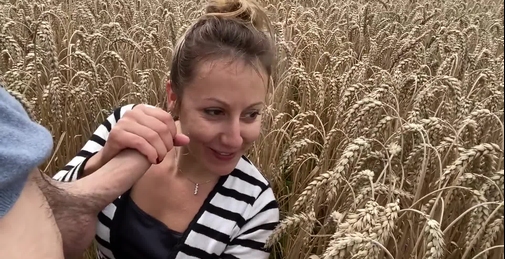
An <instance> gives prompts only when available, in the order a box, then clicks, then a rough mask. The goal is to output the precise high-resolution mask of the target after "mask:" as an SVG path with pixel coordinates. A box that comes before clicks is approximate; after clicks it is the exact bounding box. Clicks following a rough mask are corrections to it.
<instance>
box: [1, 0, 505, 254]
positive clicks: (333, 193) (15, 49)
mask: <svg viewBox="0 0 505 259" xmlns="http://www.w3.org/2000/svg"><path fill="white" fill-rule="evenodd" d="M262 3H263V4H264V6H265V7H266V9H267V10H268V11H269V12H270V16H271V18H272V21H273V25H274V28H275V34H276V37H277V38H276V41H277V47H278V49H277V53H278V63H277V68H276V70H275V74H274V75H273V77H272V82H273V84H274V85H275V89H274V90H273V92H272V93H271V95H270V96H269V106H268V109H267V110H266V112H265V115H264V116H263V120H264V124H263V125H264V131H263V133H262V136H261V140H260V141H258V143H257V144H256V145H255V146H254V147H253V148H252V150H251V151H250V154H249V156H250V158H251V160H252V161H253V162H255V163H256V165H257V166H258V168H259V169H260V170H261V171H262V172H263V173H264V174H265V175H266V176H267V177H268V179H269V180H270V181H271V183H272V185H273V188H274V191H275V193H276V195H277V197H278V200H279V203H280V206H281V213H282V215H281V219H282V222H281V224H279V226H278V228H277V229H276V230H275V232H274V234H273V235H272V236H271V239H270V240H269V244H270V245H271V246H272V248H273V254H272V258H276V259H280V258H283V259H284V258H285V259H302V258H303V259H323V258H324V259H330V258H335V259H336V258H371V259H382V258H384V259H386V258H387V259H391V258H397V259H417V258H419V259H421V258H425V259H442V258H443V259H473V258H483V259H484V258H492V259H499V258H504V249H503V245H504V238H503V235H504V222H503V219H504V208H503V206H504V172H503V169H504V161H503V155H504V153H503V149H504V148H503V142H504V126H503V124H504V117H503V111H504V100H503V98H504V75H503V73H504V26H503V20H504V11H503V10H504V8H503V1H499V0H482V1H470V0H460V1H457V0H447V1H437V0H402V1H390V0H389V1H386V0H384V1H383V0H375V1H363V0H356V1H351V0H335V1H330V0H320V1H316V0H306V1H280V0H264V1H262ZM203 4H204V1H175V0H137V1H126V0H79V1H75V0H67V1H61V0H33V1H32V0H0V13H1V14H0V26H1V27H0V51H1V53H0V80H1V81H2V82H3V84H4V86H5V87H6V88H7V89H8V90H10V91H11V92H13V93H15V94H18V95H21V96H24V98H25V103H26V106H27V108H28V109H29V110H30V111H31V113H32V115H33V117H34V118H35V119H36V120H37V121H39V122H40V123H41V124H43V125H44V126H46V127H47V128H48V129H49V130H50V131H51V132H52V133H53V134H54V141H55V150H54V154H53V156H52V157H51V158H50V160H49V161H47V163H45V164H44V166H43V168H41V169H43V170H44V172H46V173H47V174H50V175H51V174H53V173H54V172H56V171H57V170H58V169H59V168H61V167H62V166H63V165H64V164H65V163H66V162H68V161H69V160H70V159H71V158H72V157H73V156H74V155H75V154H76V152H77V150H79V149H80V148H81V147H82V145H83V143H84V142H85V141H86V139H87V138H88V137H89V136H90V135H91V132H92V131H93V130H94V129H95V128H96V127H97V125H98V124H99V123H101V122H102V120H103V119H105V116H107V115H108V114H109V113H110V111H112V109H114V108H115V107H118V106H120V105H124V104H127V103H149V104H152V105H157V106H160V107H166V106H165V105H166V104H165V97H166V96H165V93H164V83H165V82H166V80H167V77H168V71H169V67H168V64H169V60H170V58H171V52H172V48H173V46H174V45H175V42H176V40H177V38H178V37H179V36H180V35H181V34H182V33H183V31H184V30H185V29H186V28H187V27H188V25H189V24H190V22H191V21H192V20H193V19H194V18H196V17H198V15H200V10H201V9H200V8H201V7H202V5H203ZM41 238H43V237H41ZM84 258H93V251H92V250H91V249H90V252H89V253H88V254H86V255H84Z"/></svg>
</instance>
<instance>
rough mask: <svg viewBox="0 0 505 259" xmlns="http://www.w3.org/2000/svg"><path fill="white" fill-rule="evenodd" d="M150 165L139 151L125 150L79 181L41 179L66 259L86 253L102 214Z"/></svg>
mask: <svg viewBox="0 0 505 259" xmlns="http://www.w3.org/2000/svg"><path fill="white" fill-rule="evenodd" d="M150 165H151V164H150V163H149V162H148V160H147V158H145V156H143V155H142V154H140V153H138V152H137V151H135V150H124V151H122V152H121V153H119V154H118V155H117V156H116V157H115V158H113V159H112V160H110V161H109V162H108V163H107V164H105V165H104V166H102V167H101V168H100V169H98V170H97V171H96V172H94V173H93V174H91V175H88V176H86V177H84V178H82V179H79V180H77V181H75V182H69V183H63V182H57V181H55V180H53V179H51V178H50V177H49V176H47V175H41V177H39V179H38V183H39V186H40V188H41V190H42V191H43V192H44V194H45V196H46V197H47V200H48V203H49V206H50V207H51V209H52V211H53V214H54V217H55V220H56V222H57V225H58V227H59V229H60V232H61V235H62V238H63V246H64V252H65V258H74V257H78V256H80V255H81V254H82V252H84V250H85V249H86V248H87V247H88V246H89V245H90V243H91V242H92V240H93V237H94V235H95V226H96V220H97V217H96V216H97V214H98V212H99V211H101V210H103V209H104V208H105V207H106V206H107V205H108V204H110V203H112V201H114V199H116V198H117V197H118V196H120V195H122V194H123V193H124V192H126V191H127V190H128V189H129V188H131V186H132V185H133V184H134V183H135V182H136V181H137V180H138V179H140V177H142V175H144V173H145V172H146V171H147V169H149V167H150Z"/></svg>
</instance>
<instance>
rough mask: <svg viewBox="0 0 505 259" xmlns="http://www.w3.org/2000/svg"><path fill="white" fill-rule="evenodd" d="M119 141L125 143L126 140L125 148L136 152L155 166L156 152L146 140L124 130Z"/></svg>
mask: <svg viewBox="0 0 505 259" xmlns="http://www.w3.org/2000/svg"><path fill="white" fill-rule="evenodd" d="M121 139H123V140H125V141H126V140H127V142H126V143H127V146H128V147H129V148H133V149H136V150H138V151H139V152H140V153H141V154H143V155H144V156H146V157H147V159H148V160H149V162H151V163H153V164H157V162H158V161H157V160H158V156H159V155H158V152H157V151H156V149H155V148H154V147H153V146H152V145H151V144H150V143H149V142H148V141H147V140H146V139H144V138H143V137H141V136H139V135H137V134H134V133H131V132H129V131H127V130H124V131H123V132H122V133H121Z"/></svg>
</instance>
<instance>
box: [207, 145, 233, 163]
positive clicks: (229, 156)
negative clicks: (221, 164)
mask: <svg viewBox="0 0 505 259" xmlns="http://www.w3.org/2000/svg"><path fill="white" fill-rule="evenodd" d="M209 149H210V150H211V151H212V153H213V154H214V157H216V158H217V159H218V160H222V161H228V160H231V159H233V158H234V157H235V154H237V152H232V153H229V152H220V151H217V150H215V149H212V148H209Z"/></svg>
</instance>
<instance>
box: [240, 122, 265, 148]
mask: <svg viewBox="0 0 505 259" xmlns="http://www.w3.org/2000/svg"><path fill="white" fill-rule="evenodd" d="M260 133H261V123H260V122H258V123H254V124H250V125H247V126H246V127H244V129H243V130H242V133H241V134H242V138H243V140H244V144H245V145H251V144H252V142H254V141H256V140H258V138H259V136H260Z"/></svg>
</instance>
